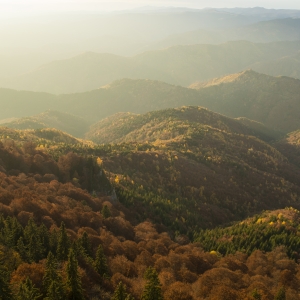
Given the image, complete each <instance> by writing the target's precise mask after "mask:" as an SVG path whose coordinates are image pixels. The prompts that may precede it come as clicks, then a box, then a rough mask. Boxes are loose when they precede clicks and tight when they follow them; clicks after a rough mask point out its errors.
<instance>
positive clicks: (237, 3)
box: [0, 0, 300, 10]
mask: <svg viewBox="0 0 300 300" xmlns="http://www.w3.org/2000/svg"><path fill="white" fill-rule="evenodd" d="M145 5H151V6H177V7H178V6H180V7H193V8H204V7H255V6H261V7H266V8H291V9H300V1H299V0H228V1H225V0H186V1H183V0H175V1H174V0H160V1H158V0H118V1H113V0H112V1H107V0H0V9H1V10H2V9H5V10H7V9H9V10H11V9H15V10H25V9H29V10H31V9H39V10H40V9H44V10H47V9H55V10H56V9H59V10H66V9H67V10H70V9H71V10H78V9H104V10H107V9H131V8H134V7H141V6H145Z"/></svg>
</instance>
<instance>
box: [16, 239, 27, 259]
mask: <svg viewBox="0 0 300 300" xmlns="http://www.w3.org/2000/svg"><path fill="white" fill-rule="evenodd" d="M17 250H18V252H19V254H20V256H21V258H22V260H24V261H28V255H27V249H26V247H25V245H24V241H23V238H22V237H20V238H19V240H18V243H17Z"/></svg>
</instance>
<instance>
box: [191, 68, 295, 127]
mask: <svg viewBox="0 0 300 300" xmlns="http://www.w3.org/2000/svg"><path fill="white" fill-rule="evenodd" d="M299 83H300V81H299V80H297V79H293V78H289V77H271V76H268V75H264V74H259V73H256V72H254V71H251V70H247V71H244V72H241V73H238V74H233V75H229V76H226V77H222V78H216V79H214V80H211V81H208V82H205V83H200V84H194V85H192V86H191V87H192V88H196V89H199V99H201V100H200V101H199V103H200V104H201V105H202V106H205V107H207V108H209V109H211V110H213V111H216V112H219V113H222V114H225V115H227V116H230V117H246V118H248V119H252V120H256V121H258V122H261V123H263V124H265V125H266V126H267V127H270V128H272V129H274V130H279V131H283V132H285V133H287V132H291V131H293V130H296V129H299V128H300V121H299V113H300V106H299V92H300V84H299Z"/></svg>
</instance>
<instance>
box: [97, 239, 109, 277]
mask: <svg viewBox="0 0 300 300" xmlns="http://www.w3.org/2000/svg"><path fill="white" fill-rule="evenodd" d="M94 264H95V269H96V271H97V272H98V274H99V275H100V276H101V277H107V276H108V275H109V271H108V265H107V261H106V257H105V254H104V251H103V247H102V245H99V246H98V249H97V252H96V259H95V263H94Z"/></svg>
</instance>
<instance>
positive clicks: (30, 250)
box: [24, 218, 45, 262]
mask: <svg viewBox="0 0 300 300" xmlns="http://www.w3.org/2000/svg"><path fill="white" fill-rule="evenodd" d="M39 233H40V232H39V228H38V227H37V225H36V224H35V222H34V220H33V219H32V218H31V219H29V221H28V224H27V226H26V227H25V229H24V242H25V245H26V248H27V257H28V259H29V261H33V262H38V261H39V260H40V259H42V258H43V257H44V253H45V247H44V245H43V242H42V240H41V237H40V234H39Z"/></svg>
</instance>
